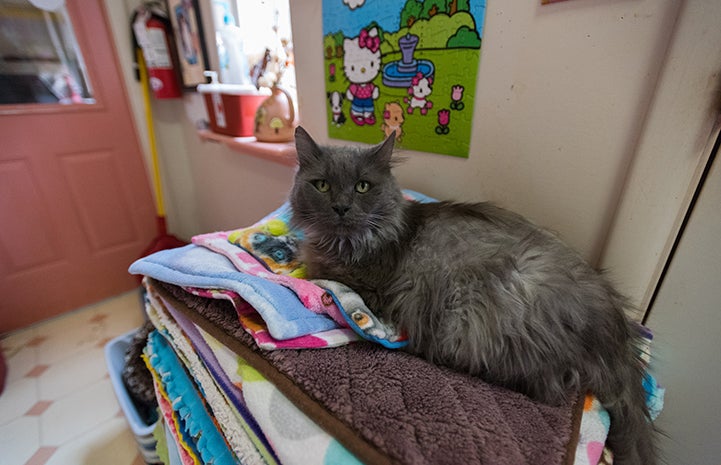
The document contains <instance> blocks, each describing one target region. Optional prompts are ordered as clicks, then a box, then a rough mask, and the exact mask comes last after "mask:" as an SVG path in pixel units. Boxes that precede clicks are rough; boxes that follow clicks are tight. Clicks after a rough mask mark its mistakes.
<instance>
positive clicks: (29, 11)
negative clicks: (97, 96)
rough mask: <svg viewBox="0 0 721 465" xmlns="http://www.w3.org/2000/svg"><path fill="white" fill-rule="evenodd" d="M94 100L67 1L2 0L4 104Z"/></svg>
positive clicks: (0, 88) (0, 84)
mask: <svg viewBox="0 0 721 465" xmlns="http://www.w3.org/2000/svg"><path fill="white" fill-rule="evenodd" d="M24 103H94V100H93V99H92V89H91V87H90V82H89V80H88V78H87V75H86V73H85V63H84V62H83V57H82V55H81V53H80V48H79V47H78V44H77V41H76V39H75V34H74V32H73V26H72V24H71V23H70V18H69V16H68V13H67V11H66V10H65V7H64V6H60V7H59V8H57V9H51V10H45V9H39V8H37V7H35V6H33V5H31V4H30V2H28V1H26V0H14V1H11V0H0V104H24Z"/></svg>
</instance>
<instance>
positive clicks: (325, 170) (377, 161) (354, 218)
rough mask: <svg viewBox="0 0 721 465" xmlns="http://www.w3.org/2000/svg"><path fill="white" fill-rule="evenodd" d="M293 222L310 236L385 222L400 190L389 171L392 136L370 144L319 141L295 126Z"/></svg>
mask: <svg viewBox="0 0 721 465" xmlns="http://www.w3.org/2000/svg"><path fill="white" fill-rule="evenodd" d="M296 149H297V151H298V164H299V168H298V172H297V174H296V177H295V184H294V186H293V190H292V192H291V199H290V200H291V206H292V207H293V222H294V223H295V224H297V225H298V226H299V227H301V228H302V229H303V230H304V231H305V232H306V234H308V235H309V236H311V237H313V236H315V237H319V236H322V235H323V236H329V235H335V236H338V237H345V238H351V237H352V236H356V235H365V234H367V233H368V232H369V231H373V230H375V229H377V228H381V227H383V223H384V222H385V221H386V220H387V218H388V217H389V216H391V215H394V214H396V209H397V206H398V202H399V199H400V198H401V193H400V191H399V189H398V186H397V183H396V180H395V178H394V177H393V175H392V174H391V154H392V151H393V138H392V137H391V138H389V139H387V140H386V141H385V142H384V143H382V144H379V145H376V146H373V147H370V148H358V147H319V146H318V145H317V144H316V143H315V142H314V141H313V139H312V138H311V137H310V135H308V133H307V132H305V130H303V129H302V128H298V129H297V130H296Z"/></svg>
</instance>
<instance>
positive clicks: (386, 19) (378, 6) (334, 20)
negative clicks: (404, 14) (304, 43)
mask: <svg viewBox="0 0 721 465" xmlns="http://www.w3.org/2000/svg"><path fill="white" fill-rule="evenodd" d="M389 4H391V5H395V8H396V10H397V11H396V12H394V14H388V15H379V14H378V12H379V11H384V10H389V9H390V7H389ZM404 4H405V0H393V1H391V0H365V1H363V0H323V34H328V33H335V32H337V31H338V29H339V27H340V29H341V31H343V35H345V36H346V37H354V36H356V35H358V32H359V31H360V30H361V28H363V27H364V26H366V25H368V23H370V22H371V21H374V20H375V21H376V22H378V24H380V26H381V27H382V28H383V30H385V31H388V32H395V31H397V30H398V22H399V15H400V11H401V8H402V7H403V5H404ZM470 5H471V14H473V17H474V18H475V20H476V30H477V31H478V35H479V36H480V37H483V15H484V13H485V12H486V0H470ZM351 6H353V7H354V9H351Z"/></svg>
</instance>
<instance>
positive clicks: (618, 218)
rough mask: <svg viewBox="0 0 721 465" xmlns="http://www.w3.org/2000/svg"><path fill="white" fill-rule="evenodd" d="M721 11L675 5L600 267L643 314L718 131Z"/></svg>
mask: <svg viewBox="0 0 721 465" xmlns="http://www.w3.org/2000/svg"><path fill="white" fill-rule="evenodd" d="M719 21H721V3H720V2H716V1H707V0H687V1H686V2H684V3H683V5H681V8H680V11H679V15H678V17H677V20H676V23H675V26H674V28H673V30H672V31H671V34H672V37H671V40H670V44H669V47H668V51H667V54H666V59H665V63H664V65H663V68H662V70H661V73H660V76H659V79H658V81H657V83H656V89H655V92H654V97H653V99H652V102H651V105H650V107H649V110H648V113H647V115H646V119H645V122H644V128H643V130H642V132H641V135H640V138H639V141H638V145H637V147H636V152H635V155H634V158H633V161H632V163H631V166H630V169H629V171H628V173H627V175H626V180H625V185H624V188H623V191H622V194H621V197H620V200H619V205H618V207H617V209H616V212H615V216H614V218H613V221H612V223H611V226H610V228H609V233H608V236H607V240H606V243H605V246H604V250H603V252H602V254H601V260H600V266H601V267H602V268H604V269H609V270H610V271H611V277H612V279H613V280H614V282H615V283H617V284H619V288H620V289H621V290H622V291H623V292H624V293H625V294H626V295H628V296H629V298H630V299H631V302H632V303H633V304H634V305H635V306H636V307H637V310H636V314H635V315H633V316H634V317H636V318H637V319H639V320H641V319H642V318H643V316H644V315H645V314H646V312H647V311H648V307H649V304H650V302H651V299H652V297H653V295H654V293H655V290H656V287H657V285H658V283H659V279H660V278H661V275H662V272H663V270H664V268H665V266H666V262H667V261H668V259H669V257H670V254H671V251H672V248H673V244H674V243H675V241H676V237H677V236H678V234H679V231H680V228H681V225H682V223H683V219H684V217H685V216H686V212H687V211H688V208H689V205H690V204H691V200H692V198H693V196H694V193H695V192H696V189H697V186H698V184H699V181H700V179H701V176H702V173H703V171H704V169H705V167H706V165H707V163H708V160H709V157H710V155H711V151H712V149H713V144H714V141H715V140H716V137H717V135H718V134H719V130H720V129H721V119H720V115H721V100H720V99H719V90H720V89H721V79H720V78H719V77H720V74H721V71H720V70H721V28H719V27H718V23H719Z"/></svg>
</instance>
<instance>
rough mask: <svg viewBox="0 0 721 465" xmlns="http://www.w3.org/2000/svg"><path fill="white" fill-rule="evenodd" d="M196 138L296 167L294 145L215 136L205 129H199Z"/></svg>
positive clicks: (247, 138) (249, 138)
mask: <svg viewBox="0 0 721 465" xmlns="http://www.w3.org/2000/svg"><path fill="white" fill-rule="evenodd" d="M198 136H200V139H201V140H203V141H209V142H216V143H221V144H223V145H225V146H226V147H228V148H230V149H231V150H234V151H236V152H239V153H242V154H245V155H251V156H254V157H258V158H263V159H265V160H270V161H273V162H276V163H280V164H281V165H285V166H295V165H296V151H295V143H293V142H258V141H257V140H256V138H255V137H232V136H225V135H223V134H217V133H215V132H212V131H209V130H207V129H199V130H198Z"/></svg>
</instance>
